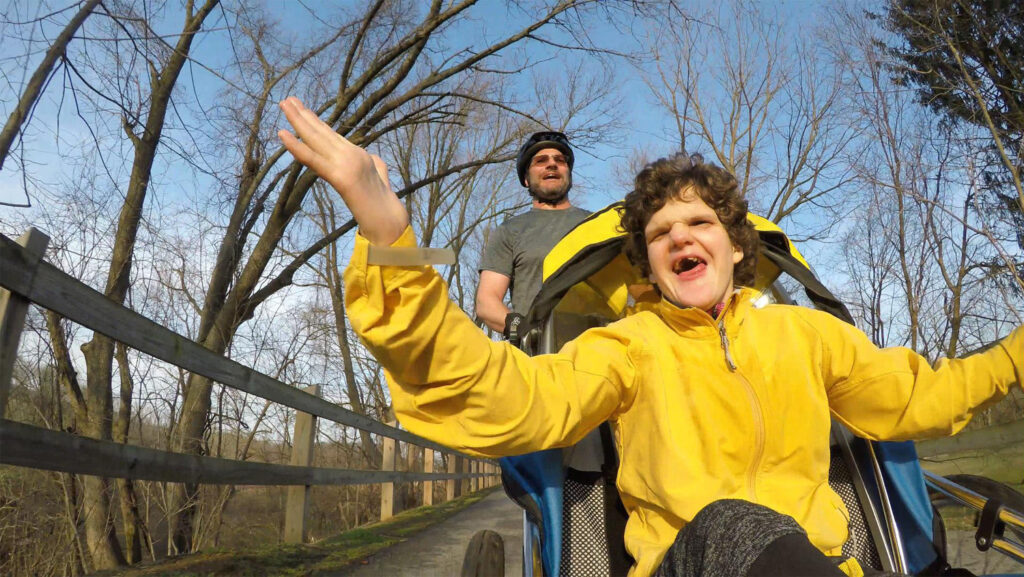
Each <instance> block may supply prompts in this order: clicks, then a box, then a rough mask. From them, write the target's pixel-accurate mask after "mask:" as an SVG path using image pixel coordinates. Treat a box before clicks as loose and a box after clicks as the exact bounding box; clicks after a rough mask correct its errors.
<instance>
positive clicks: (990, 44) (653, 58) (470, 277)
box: [0, 0, 1024, 575]
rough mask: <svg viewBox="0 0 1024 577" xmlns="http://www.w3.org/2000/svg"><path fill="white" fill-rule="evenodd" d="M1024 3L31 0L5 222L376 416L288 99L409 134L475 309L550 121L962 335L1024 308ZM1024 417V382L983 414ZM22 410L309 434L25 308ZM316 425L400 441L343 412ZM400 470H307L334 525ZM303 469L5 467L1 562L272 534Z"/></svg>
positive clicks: (175, 316) (902, 339) (177, 431)
mask: <svg viewBox="0 0 1024 577" xmlns="http://www.w3.org/2000/svg"><path fill="white" fill-rule="evenodd" d="M321 4H322V5H321ZM1022 31H1024V7H1022V6H1021V5H1020V4H1019V3H1015V2H1000V1H995V0H992V1H982V0H930V1H926V0H921V1H918V0H888V1H877V2H852V1H849V2H845V3H844V2H821V3H817V2H811V1H806V2H782V3H775V2H763V3H759V2H749V1H744V0H730V1H726V2H705V1H693V2H683V1H672V0H649V1H646V0H631V1H626V0H621V1H616V2H598V1H596V0H560V1H539V0H537V1H535V0H518V1H511V0H510V1H505V2H498V1H483V0H481V1H479V2H477V1H472V0H443V1H442V0H434V1H432V2H427V1H414V0H376V1H369V2H334V3H319V2H302V1H294V2H271V1H265V2H260V1H249V0H221V1H218V0H188V1H180V0H165V1H160V0H102V1H101V0H82V1H79V2H61V1H58V0H44V1H25V0H11V1H10V2H8V3H7V5H6V6H5V7H4V8H3V12H2V16H0V41H2V45H3V47H4V54H3V56H2V57H0V86H2V88H0V118H3V119H4V120H5V126H4V129H3V132H2V134H0V163H2V164H0V203H2V204H0V232H2V233H3V234H5V235H7V236H10V237H16V236H18V235H20V234H21V233H22V232H23V231H24V230H25V229H26V228H27V227H29V226H35V227H37V228H40V229H41V230H43V231H44V232H45V233H46V234H48V235H49V236H50V237H51V241H50V245H49V248H48V250H47V254H46V259H47V260H48V261H50V262H52V263H54V264H56V265H57V266H59V267H60V268H62V269H63V270H64V271H66V272H67V273H69V274H71V275H73V276H75V277H76V278H79V279H81V280H82V281H83V282H86V283H87V284H89V285H91V286H93V287H94V288H96V289H97V290H99V291H102V292H104V294H106V295H107V296H108V297H109V298H111V299H113V300H115V301H117V302H119V303H123V304H125V305H126V306H128V307H130V308H132V309H134V310H136V311H138V312H140V313H142V314H144V315H146V316H148V317H150V318H153V319H155V320H157V321H158V322H160V323H162V324H164V325H165V326H167V327H169V328H171V329H172V330H175V331H177V332H179V333H181V334H183V335H186V336H188V337H189V338H191V339H193V340H195V341H197V342H199V343H201V344H202V345H203V346H205V347H206V348H208V349H210V350H212V351H215V352H217V353H219V354H224V355H227V356H230V357H231V358H233V359H235V360H237V361H239V362H241V363H243V364H245V365H248V366H252V367H254V368H256V369H258V370H260V371H261V372H264V373H266V374H268V375H271V376H273V377H275V378H277V379H279V380H281V381H284V382H287V383H290V384H294V385H295V386H297V387H302V386H307V385H310V384H321V385H323V388H322V391H323V393H322V394H323V395H324V396H325V397H326V398H328V399H329V400H331V401H333V402H336V403H338V404H341V405H343V406H345V407H346V408H348V409H351V410H353V411H356V412H359V413H364V414H366V415H369V416H371V417H373V418H375V419H382V420H383V419H385V418H386V416H387V412H388V406H389V401H388V395H387V392H386V389H385V388H384V387H383V386H382V375H381V372H380V369H379V366H378V365H377V364H376V363H375V362H374V361H373V359H372V358H370V357H369V356H368V355H367V354H366V352H365V351H364V350H363V349H362V347H361V346H360V345H359V343H358V341H357V340H356V339H355V338H354V337H353V335H352V334H351V333H350V330H349V328H348V325H347V321H346V318H345V313H344V310H343V308H342V306H341V303H342V302H343V299H344V286H343V283H342V281H341V270H342V269H343V267H344V265H345V263H346V262H347V254H348V251H349V248H350V245H351V241H352V234H353V231H352V228H353V223H352V222H351V221H350V220H349V215H348V213H347V211H346V209H345V207H344V205H343V204H342V203H341V202H339V199H338V198H337V197H336V195H335V194H334V192H333V191H331V190H329V189H327V188H326V187H325V186H324V184H323V183H322V182H320V181H319V180H317V179H316V177H315V175H313V174H311V173H309V172H306V171H303V170H302V169H301V167H298V166H296V165H295V164H294V163H293V162H292V159H291V158H290V157H289V156H288V155H287V154H285V153H284V152H283V150H282V148H281V147H280V146H279V143H278V141H277V139H276V136H275V133H276V131H277V130H278V129H279V128H282V127H283V126H284V120H283V118H282V117H281V116H280V114H279V113H278V110H277V107H276V103H277V101H279V100H280V99H282V98H284V97H285V96H288V95H296V96H299V97H300V98H302V99H303V101H304V102H306V103H307V104H308V105H310V106H311V107H312V108H314V109H316V110H317V111H318V112H319V113H320V114H321V117H322V118H324V119H325V120H326V121H327V122H328V123H330V124H331V125H332V126H334V127H336V128H337V130H338V132H339V133H340V134H343V135H344V136H346V137H347V138H349V139H350V140H352V141H353V142H355V143H357V144H359V145H361V146H365V147H367V148H369V149H371V150H372V151H374V152H376V153H377V154H380V155H381V156H382V157H383V158H384V159H385V161H386V162H387V163H388V165H389V167H390V170H391V182H392V183H393V185H394V186H395V188H396V189H397V191H398V193H399V195H400V196H401V197H402V198H403V199H404V201H405V202H406V203H407V206H408V208H409V210H410V212H411V214H412V215H413V226H414V228H415V229H416V231H417V234H418V237H419V238H420V240H421V242H422V243H423V244H425V245H430V246H435V247H445V248H449V249H451V250H453V251H454V252H455V254H456V255H457V262H456V264H455V265H453V266H449V267H443V268H442V269H441V272H442V274H443V275H444V277H445V279H446V280H447V281H448V283H449V287H450V293H451V297H452V298H453V299H454V300H455V301H456V302H457V303H459V304H460V305H461V306H462V308H463V309H464V310H466V311H467V313H469V314H472V311H473V299H472V295H473V294H474V290H475V285H476V281H477V271H476V265H477V262H478V260H479V256H480V250H481V247H482V246H483V244H484V242H485V241H486V238H487V235H488V233H489V231H490V230H492V229H493V227H495V226H496V225H498V224H500V223H501V222H502V221H503V220H504V219H505V218H507V217H508V216H510V215H512V214H515V213H517V212H519V211H521V210H523V209H524V208H525V207H526V205H527V202H526V201H527V197H526V194H525V191H524V190H523V189H522V188H521V187H520V186H519V184H518V183H517V182H515V176H514V170H513V166H512V164H513V163H512V160H513V158H514V155H515V150H516V148H517V146H518V144H519V143H520V142H521V141H522V140H523V138H524V136H525V135H527V134H529V133H530V132H533V131H535V130H539V129H556V130H563V131H565V132H566V133H567V134H568V135H569V136H570V139H571V140H572V142H573V144H574V146H575V148H576V150H577V163H576V167H575V170H574V187H573V191H572V195H571V197H572V199H573V201H574V202H575V203H576V204H578V205H581V206H584V207H586V208H589V209H597V208H600V207H601V206H603V205H605V204H608V203H610V202H613V201H615V200H617V199H620V198H621V197H622V196H623V195H624V194H625V192H626V191H627V190H629V188H630V182H631V178H632V175H633V174H635V173H636V171H637V170H638V168H639V167H641V166H642V165H643V164H644V163H645V162H647V161H650V160H653V159H655V158H657V157H660V156H665V155H668V154H671V153H673V152H675V151H678V150H680V149H685V150H687V151H688V152H691V153H692V152H700V153H702V154H703V155H704V156H705V158H706V159H708V160H709V161H712V162H715V163H718V164H720V165H722V166H725V167H726V168H728V169H730V170H732V171H734V172H735V173H736V175H737V176H738V178H739V181H740V183H741V186H742V188H743V190H744V192H745V194H746V196H747V198H748V200H749V202H750V205H751V209H752V210H753V211H754V212H756V213H757V214H760V215H762V216H765V217H767V218H769V219H771V220H773V221H774V222H776V223H778V224H779V225H780V226H781V227H782V228H783V229H784V230H786V231H787V233H788V234H789V235H790V237H791V238H792V239H793V240H794V241H795V242H797V243H798V246H799V248H800V250H801V251H802V252H803V253H804V254H805V255H806V256H807V258H808V260H809V261H810V262H811V264H812V266H813V267H814V268H815V269H816V271H817V273H818V275H819V277H821V278H822V279H823V281H824V282H825V283H826V285H828V286H829V287H830V288H832V289H833V290H834V291H835V292H836V293H837V294H838V295H840V296H841V298H842V299H844V301H845V302H846V303H847V305H848V306H849V307H850V309H851V311H852V312H853V314H854V316H855V317H856V320H857V324H858V326H859V327H860V328H861V329H863V330H864V331H865V332H866V333H867V334H868V335H869V336H870V337H871V338H872V339H873V340H874V341H875V342H876V343H877V344H879V345H885V346H894V345H901V346H907V347H911V348H913V349H915V350H917V351H919V352H921V353H923V354H925V355H927V356H928V357H929V358H933V359H934V358H938V357H942V356H956V355H960V354H964V353H966V352H968V351H971V350H973V349H976V348H978V347H980V346H983V345H985V344H986V343H989V342H991V341H992V340H993V339H995V338H997V337H998V336H1001V335H1005V334H1006V333H1007V332H1009V330H1010V329H1011V327H1013V326H1015V325H1018V324H1020V323H1021V322H1022V321H1024V213H1022V208H1021V207H1022V206H1024V189H1022V184H1021V177H1020V171H1021V167H1022V164H1024V163H1022V160H1024V141H1022V138H1024V108H1022V106H1024V96H1022V95H1024V82H1022V77H1021V76H1022V74H1024V72H1022V71H1024V42H1022V41H1021V40H1022V39H1024V34H1022ZM1022 416H1024V399H1022V396H1021V395H1020V394H1016V395H1014V396H1011V397H1010V398H1008V399H1007V400H1005V401H1003V402H1002V403H1000V404H999V405H997V406H995V407H993V408H991V409H989V410H988V411H987V412H986V413H985V414H984V415H982V416H981V417H980V418H978V419H976V420H975V422H974V423H972V425H971V426H973V427H984V426H989V425H992V424H996V423H1001V422H1007V421H1011V420H1019V419H1020V418H1021V417H1022ZM6 418H9V419H12V420H17V421H23V422H28V423H32V424H36V425H41V426H45V427H48V428H52V429H56V430H68V431H73V432H76V433H78V434H81V435H86V436H91V437H95V438H100V439H108V440H116V441H119V442H130V443H132V444H137V445H143V446H149V447H156V448H161V449H168V450H174V451H178V452H186V453H193V454H203V455H214V456H222V457H227V458H234V459H242V460H259V461H266V462H285V459H286V458H287V456H288V453H289V450H290V443H291V439H290V432H289V431H290V428H291V420H292V419H293V416H292V415H291V414H290V413H289V412H287V411H284V410H281V409H280V408H278V407H275V406H273V405H271V404H270V403H267V402H264V401H263V400H262V399H259V398H254V397H251V396H249V395H247V394H245V393H243V392H240V391H236V390H234V389H230V388H227V387H223V386H221V385H219V384H217V383H215V382H211V381H210V380H209V379H206V378H204V377H201V376H199V375H194V374H188V373H185V372H183V371H181V370H180V369H177V368H175V367H171V366H167V365H165V364H163V363H161V362H159V361H155V360H153V359H152V358H149V357H146V356H144V355H140V354H137V353H136V352H134V351H132V350H129V349H127V348H125V347H123V346H121V345H119V344H117V343H115V342H112V341H111V340H110V339H107V338H106V337H103V336H102V335H98V334H93V333H92V332H90V331H87V330H84V329H82V328H81V327H77V326H74V325H72V324H70V323H68V322H67V321H65V320H63V319H61V318H59V317H58V316H57V315H55V314H52V313H44V312H43V311H40V310H33V311H31V313H30V315H29V317H28V320H27V326H26V335H25V336H24V337H23V339H22V345H21V349H20V351H19V360H18V364H17V366H16V371H15V382H14V389H13V391H12V396H11V401H10V405H9V407H8V413H7V415H6ZM316 454H317V463H316V464H318V465H321V466H332V467H352V468H377V467H379V465H380V459H381V449H380V444H379V440H378V439H375V438H373V437H371V436H370V435H369V434H365V433H360V432H359V431H353V430H348V429H345V428H343V427H332V426H330V425H328V424H322V425H321V427H320V430H319V436H318V439H317V452H316ZM408 458H409V459H413V458H414V457H408ZM375 490H376V489H375V488H373V487H358V486H348V487H333V488H319V489H316V491H315V492H314V495H315V496H314V499H315V501H314V505H313V513H314V519H315V521H314V529H313V538H317V537H322V536H325V535H329V534H332V533H334V532H337V531H339V530H343V529H346V528H349V527H352V526H356V525H359V524H362V523H365V522H367V521H369V520H372V519H373V516H374V515H375V514H376V513H375V503H377V502H379V495H378V494H377V493H375ZM282 495H283V490H281V489H276V488H252V487H243V486H238V487H182V486H176V485H172V484H164V483H151V482H130V481H124V480H108V479H101V478H96V477H88V476H80V477H79V476H74V475H68V474H57V473H47V472H42V471H32V470H25V469H16V468H10V467H5V468H0V573H2V574H5V575H70V574H80V573H83V572H88V571H92V570H96V569H102V568H108V567H115V566H119V565H123V564H126V563H136V562H139V561H141V560H146V559H153V558H160V557H163V556H166V555H167V554H177V553H185V552H190V551H195V550H198V549H200V548H203V547H210V546H225V547H231V546H237V545H242V544H249V545H251V544H255V543H256V542H277V541H278V540H279V539H280V537H281V515H280V508H281V503H282V501H283V497H282ZM414 499H415V497H414V496H413V495H412V493H411V491H407V493H406V501H407V502H406V505H407V506H411V505H413V504H415V503H414Z"/></svg>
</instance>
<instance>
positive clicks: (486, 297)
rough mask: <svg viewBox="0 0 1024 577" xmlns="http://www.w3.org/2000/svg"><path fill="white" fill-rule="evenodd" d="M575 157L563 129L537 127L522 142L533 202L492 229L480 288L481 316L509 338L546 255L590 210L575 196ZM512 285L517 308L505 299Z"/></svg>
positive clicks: (520, 167)
mask: <svg viewBox="0 0 1024 577" xmlns="http://www.w3.org/2000/svg"><path fill="white" fill-rule="evenodd" d="M573 161H574V157H573V152H572V148H571V147H570V146H569V141H568V139H566V137H565V135H564V134H562V133H561V132H551V131H548V132H537V133H534V134H533V135H531V136H530V137H529V138H528V139H527V140H526V142H525V143H523V145H522V146H521V147H520V148H519V155H518V158H517V159H516V174H517V175H518V177H519V182H520V184H522V185H523V186H524V187H526V189H527V190H528V191H529V192H530V196H531V197H532V198H533V203H532V206H531V208H530V211H529V212H526V213H523V214H520V215H517V216H514V217H512V218H510V219H508V220H507V221H505V222H504V223H503V224H502V225H501V226H499V227H498V228H497V229H495V230H494V232H493V233H492V234H491V237H490V239H489V240H488V242H487V246H486V247H485V248H484V254H483V258H482V259H481V260H480V284H479V286H477V291H476V314H477V318H478V319H480V320H482V321H484V323H485V324H486V325H487V326H488V327H490V328H491V329H493V330H495V331H501V332H502V334H504V335H505V337H506V338H507V337H509V335H510V332H511V333H515V332H517V329H519V323H520V322H521V321H522V318H523V315H525V314H526V312H527V311H528V310H529V308H530V304H531V303H532V302H533V299H534V297H535V296H537V292H538V291H539V290H540V285H541V280H542V279H541V277H542V273H543V265H544V257H545V256H546V255H547V253H548V252H549V251H550V250H551V249H552V248H553V247H554V246H555V244H557V243H558V241H559V239H561V238H562V236H564V235H565V233H567V232H569V231H570V230H571V229H572V228H573V227H575V226H576V225H577V224H579V223H580V221H582V220H583V219H584V218H586V217H587V215H588V214H590V213H589V212H587V211H585V210H583V209H581V208H577V207H574V206H572V204H571V203H570V202H569V189H570V188H572V166H573ZM508 291H511V293H512V298H511V305H512V306H511V308H509V307H508V306H506V304H505V293H506V292H508ZM518 332H519V334H521V333H522V331H521V330H518Z"/></svg>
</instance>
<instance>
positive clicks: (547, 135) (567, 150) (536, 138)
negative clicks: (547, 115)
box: [516, 130, 575, 186]
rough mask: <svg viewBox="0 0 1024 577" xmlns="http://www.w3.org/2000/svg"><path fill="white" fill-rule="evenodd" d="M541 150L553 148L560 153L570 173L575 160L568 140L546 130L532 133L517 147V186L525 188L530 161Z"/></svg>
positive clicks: (558, 133) (560, 134)
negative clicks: (567, 164) (520, 185)
mask: <svg viewBox="0 0 1024 577" xmlns="http://www.w3.org/2000/svg"><path fill="white" fill-rule="evenodd" d="M542 148H555V149H557V150H560V151H562V154H564V155H565V160H566V162H568V163H569V172H572V164H573V161H574V160H575V159H574V157H573V154H572V147H571V146H569V139H568V138H566V137H565V135H564V134H562V133H561V132H554V131H552V130H547V131H544V132H534V133H533V134H532V135H530V138H527V139H526V142H524V143H523V145H522V146H520V147H519V157H518V158H517V159H516V174H518V175H519V184H522V185H523V186H526V184H525V183H524V181H525V180H526V170H527V169H528V168H529V167H530V160H531V159H532V158H533V155H534V154H537V151H538V150H540V149H542Z"/></svg>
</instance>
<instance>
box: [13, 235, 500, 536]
mask: <svg viewBox="0 0 1024 577" xmlns="http://www.w3.org/2000/svg"><path fill="white" fill-rule="evenodd" d="M48 242H49V238H47V237H46V235H44V234H43V233H41V232H39V231H38V230H36V229H30V230H29V231H28V232H26V233H25V234H24V235H23V236H22V237H21V238H20V239H18V241H14V240H12V239H10V238H8V237H6V236H4V235H0V447H3V450H0V463H2V464H7V465H17V466H21V467H30V468H35V469H46V470H51V471H61V472H65V473H77V474H84V475H97V476H102V477H117V478H126V479H142V480H149V481H164V482H175V483H204V484H212V485H226V484H230V485H287V486H290V487H289V493H288V501H287V506H286V511H285V540H286V541H287V542H293V543H294V542H302V541H303V539H304V536H305V534H306V531H305V517H306V510H307V497H308V493H309V488H310V487H311V486H314V485H357V484H377V483H379V484H381V513H380V515H381V519H387V518H389V517H391V516H392V515H393V514H394V502H395V500H394V492H395V483H403V482H404V483H408V482H422V486H423V503H424V504H425V505H429V504H432V503H433V490H434V487H433V484H434V482H445V483H446V484H447V487H446V489H447V490H446V491H445V495H446V498H447V499H453V498H455V497H456V496H457V495H458V494H459V493H460V491H459V485H461V484H462V481H463V480H464V479H468V480H469V482H470V487H471V490H472V491H476V490H479V489H481V488H486V487H490V486H493V485H494V484H496V483H497V478H498V467H497V465H496V464H495V463H494V462H492V461H483V460H479V459H474V458H472V457H467V456H465V455H461V454H459V453H457V452H454V451H452V450H450V449H448V448H445V447H443V446H441V445H438V444H437V443H433V442H431V441H428V440H426V439H423V438H421V437H418V436H416V435H413V434H411V433H409V432H408V431H403V430H401V429H398V428H396V427H395V423H389V424H385V423H381V422H379V421H377V420H374V419H372V418H370V417H367V416H365V415H360V414H358V413H354V412H352V411H349V410H347V409H345V408H343V407H340V406H338V405H336V404H334V403H331V402H328V401H325V400H323V399H321V398H320V396H319V387H318V386H314V387H311V389H312V390H306V391H304V390H300V389H297V388H295V387H292V386H289V385H287V384H285V383H282V382H280V381H278V380H276V379H274V378H272V377H269V376H267V375H264V374H262V373H259V372H257V371H254V370H252V369H250V368H248V367H245V366H243V365H241V364H239V363H237V362H235V361H233V360H231V359H228V358H225V357H223V356H220V355H217V354H215V353H213V352H211V351H209V350H207V349H205V348H203V347H202V346H201V345H199V344H197V343H195V342H193V341H191V340H189V339H188V338H186V337H183V336H181V335H179V334H177V333H175V332H173V331H171V330H169V329H167V328H165V327H163V326H161V325H159V324H157V323H155V322H153V321H151V320H150V319H148V318H146V317H144V316H142V315H140V314H138V313H136V312H134V311H132V310H130V309H127V308H125V307H123V306H121V305H118V304H116V303H114V302H112V301H110V300H109V299H107V298H106V297H105V296H103V295H102V294H101V293H99V292H97V291H95V290H93V289H92V288H90V287H88V286H86V285H84V284H82V283H81V282H79V281H78V280H76V279H74V278H72V277H71V276H69V275H67V274H66V273H64V272H62V271H61V270H59V269H58V268H56V267H54V266H53V265H51V264H49V263H47V262H46V261H44V260H43V258H42V257H43V254H44V253H45V249H46V245H47V243H48ZM30 303H35V304H37V305H39V306H41V307H43V308H45V309H49V310H51V311H54V312H56V313H58V314H60V315H61V316H63V317H65V318H67V319H69V320H71V321H73V322H76V323H78V324H80V325H82V326H85V327H87V328H89V329H92V330H94V331H96V332H98V333H102V334H104V335H106V336H108V337H110V338H112V339H114V340H116V341H119V342H121V343H124V344H125V345H126V346H128V347H131V348H134V349H136V350H138V351H141V352H144V353H146V354H149V355H151V356H153V357H156V358H158V359H160V360H163V361H166V362H168V363H171V364H173V365H176V366H178V367H181V368H183V369H185V370H187V371H190V372H194V373H198V374H200V375H203V376H205V377H209V378H210V379H213V380H214V381H217V382H219V383H222V384H224V385H227V386H229V387H233V388H235V389H238V390H240V391H245V392H247V393H250V394H252V395H256V396H259V397H262V398H264V399H267V400H270V401H274V402H276V403H280V404H282V405H285V406H287V407H291V408H292V409H295V410H296V411H297V413H296V419H295V421H296V422H295V435H294V437H293V439H294V447H293V450H292V456H291V464H290V465H274V464H269V463H254V462H247V461H236V460H232V459H222V458H216V457H204V456H198V455H185V454H180V453H173V452H168V451H161V450H158V449H149V448H145V447H138V446H133V445H126V444H122V443H115V442H112V441H101V440H97V439H92V438H87V437H81V436H78V435H74V434H71V433H65V432H62V431H54V430H49V429H44V428H40V427H36V426H33V425H28V424H25V423H19V422H14V421H9V420H7V419H6V416H5V415H6V407H7V399H8V395H9V391H10V386H11V378H12V375H13V370H14V363H15V358H16V356H17V352H18V342H19V340H20V336H21V331H22V327H23V325H24V320H25V314H26V311H27V309H28V306H29V304H30ZM317 418H323V419H328V420H330V421H334V422H335V423H339V424H341V425H346V426H351V427H356V428H358V429H361V430H364V431H368V432H370V433H374V434H377V435H380V436H381V437H383V442H382V444H383V450H382V454H383V456H384V458H383V464H382V467H381V470H379V471H368V470H358V469H328V468H319V467H311V466H310V463H311V462H312V456H313V440H314V438H315V436H316V419H317ZM398 442H402V443H408V444H410V445H412V446H416V447H420V448H421V450H422V451H423V463H424V470H423V471H422V472H419V471H397V470H396V466H395V455H396V453H397V452H398V451H397V445H396V443H398ZM410 450H411V447H410ZM435 452H441V453H446V454H448V455H449V459H448V471H445V472H434V470H433V468H434V458H435Z"/></svg>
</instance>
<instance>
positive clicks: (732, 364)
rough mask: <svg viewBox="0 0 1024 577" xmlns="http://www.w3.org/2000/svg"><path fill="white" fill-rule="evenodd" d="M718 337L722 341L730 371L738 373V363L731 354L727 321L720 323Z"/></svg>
mask: <svg viewBox="0 0 1024 577" xmlns="http://www.w3.org/2000/svg"><path fill="white" fill-rule="evenodd" d="M718 336H719V337H721V339H722V350H723V351H725V364H726V366H728V367H729V371H730V372H733V373H735V372H736V363H735V362H733V360H732V353H730V352H729V337H728V336H727V335H726V334H725V320H724V319H723V320H721V321H718Z"/></svg>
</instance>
